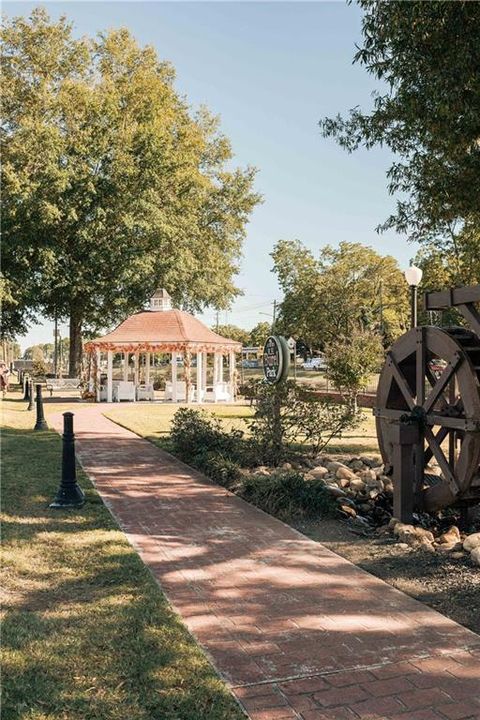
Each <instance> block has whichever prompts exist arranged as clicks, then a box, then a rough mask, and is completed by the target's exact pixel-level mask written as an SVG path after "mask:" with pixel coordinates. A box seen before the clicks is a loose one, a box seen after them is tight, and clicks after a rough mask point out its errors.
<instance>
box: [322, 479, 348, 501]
mask: <svg viewBox="0 0 480 720" xmlns="http://www.w3.org/2000/svg"><path fill="white" fill-rule="evenodd" d="M325 487H326V489H327V490H328V492H329V493H330V494H331V495H333V497H337V498H339V497H341V498H343V497H346V495H347V493H346V492H345V491H344V490H342V488H339V487H337V486H336V485H329V484H328V483H327V484H326V485H325Z"/></svg>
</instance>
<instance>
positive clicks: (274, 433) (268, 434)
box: [247, 381, 358, 466]
mask: <svg viewBox="0 0 480 720" xmlns="http://www.w3.org/2000/svg"><path fill="white" fill-rule="evenodd" d="M255 397H256V405H255V414H254V416H253V418H252V419H251V420H249V421H247V423H248V425H249V427H250V430H251V433H252V437H253V439H254V443H255V445H256V447H257V454H258V456H259V458H261V461H262V462H263V463H266V464H267V465H273V466H278V465H280V464H281V463H282V462H283V461H284V460H285V459H287V458H288V457H289V456H291V455H292V454H293V453H294V451H295V447H296V446H297V445H301V446H302V447H303V449H304V450H307V451H309V452H310V453H312V454H313V455H317V454H318V453H319V452H320V451H321V450H322V449H323V448H324V447H325V446H326V445H327V444H328V443H329V442H330V440H331V439H332V438H334V437H341V435H342V432H343V431H344V430H346V429H347V428H350V427H353V426H355V424H356V423H357V421H358V415H357V413H356V412H353V411H352V408H351V407H347V406H344V405H339V404H335V403H333V402H331V401H330V400H326V399H321V398H319V397H318V396H317V394H316V393H315V391H314V388H312V387H308V386H305V385H297V384H296V383H295V382H293V381H287V382H282V383H279V384H277V385H269V384H268V383H265V382H260V383H258V384H257V388H256V393H255Z"/></svg>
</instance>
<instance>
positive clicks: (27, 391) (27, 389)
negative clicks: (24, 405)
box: [23, 374, 30, 400]
mask: <svg viewBox="0 0 480 720" xmlns="http://www.w3.org/2000/svg"><path fill="white" fill-rule="evenodd" d="M23 387H24V391H25V392H24V395H23V399H24V400H30V385H29V382H28V375H27V374H25V376H24V378H23Z"/></svg>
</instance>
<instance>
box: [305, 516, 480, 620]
mask: <svg viewBox="0 0 480 720" xmlns="http://www.w3.org/2000/svg"><path fill="white" fill-rule="evenodd" d="M295 527H296V528H297V529H298V530H300V531H301V532H303V533H304V534H305V535H307V536H308V537H311V538H313V539H314V540H318V541H319V542H321V543H322V544H323V545H325V546H326V547H328V548H329V549H330V550H333V551H334V552H336V553H338V554H339V555H341V556H343V557H345V558H347V559H348V560H350V561H351V562H353V563H355V565H359V566H360V567H361V568H363V569H364V570H367V571H368V572H370V573H372V575H376V576H377V577H380V578H382V580H385V582H387V583H389V584H390V585H393V587H396V588H398V589H399V590H402V591H403V592H405V593H407V594H408V595H411V596H412V597H414V598H416V599H417V600H420V601H421V602H423V603H426V604H427V605H429V606H430V607H432V608H434V609H435V610H438V611H439V612H440V613H442V614H443V615H446V616H447V617H449V618H451V619H452V620H455V621H456V622H458V623H460V624H461V625H464V626H465V627H467V628H470V630H474V631H475V632H477V633H480V568H478V567H475V566H474V565H473V564H472V563H471V561H470V560H469V558H468V555H465V557H463V558H461V559H457V560H455V559H454V558H452V557H449V556H445V555H438V554H430V553H427V552H423V551H419V550H412V549H410V548H409V549H408V550H407V549H404V548H400V547H399V546H398V543H396V542H393V541H392V539H391V538H390V537H384V536H383V537H379V536H376V535H372V536H369V537H362V536H359V535H357V534H355V533H354V532H352V530H351V529H350V528H349V527H348V526H347V525H346V523H343V522H341V521H339V520H319V521H315V522H308V523H307V522H302V523H297V524H296V525H295Z"/></svg>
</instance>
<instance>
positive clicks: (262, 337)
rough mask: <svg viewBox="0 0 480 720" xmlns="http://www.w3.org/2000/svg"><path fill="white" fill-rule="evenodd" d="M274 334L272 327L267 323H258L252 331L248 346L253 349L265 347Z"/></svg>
mask: <svg viewBox="0 0 480 720" xmlns="http://www.w3.org/2000/svg"><path fill="white" fill-rule="evenodd" d="M271 334H272V326H271V325H270V323H269V322H267V321H265V320H264V321H262V322H259V323H257V324H256V325H255V326H254V327H253V328H252V329H251V330H250V336H249V339H248V344H249V345H251V346H252V347H263V346H264V345H265V343H266V341H267V338H268V336H269V335H271Z"/></svg>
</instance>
